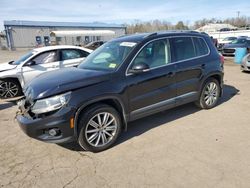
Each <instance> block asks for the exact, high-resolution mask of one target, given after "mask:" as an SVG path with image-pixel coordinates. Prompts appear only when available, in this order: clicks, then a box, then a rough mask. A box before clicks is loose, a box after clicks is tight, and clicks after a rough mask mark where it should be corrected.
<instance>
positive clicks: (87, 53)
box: [78, 50, 89, 57]
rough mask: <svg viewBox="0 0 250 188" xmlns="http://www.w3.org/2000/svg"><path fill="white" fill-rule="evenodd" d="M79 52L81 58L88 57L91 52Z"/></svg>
mask: <svg viewBox="0 0 250 188" xmlns="http://www.w3.org/2000/svg"><path fill="white" fill-rule="evenodd" d="M78 52H79V53H80V56H81V57H87V56H88V55H89V52H86V51H83V50H78Z"/></svg>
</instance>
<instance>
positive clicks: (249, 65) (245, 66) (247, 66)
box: [240, 59, 250, 71]
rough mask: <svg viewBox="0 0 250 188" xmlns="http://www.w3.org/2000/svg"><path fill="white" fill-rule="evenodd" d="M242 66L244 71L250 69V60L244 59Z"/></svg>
mask: <svg viewBox="0 0 250 188" xmlns="http://www.w3.org/2000/svg"><path fill="white" fill-rule="evenodd" d="M240 68H241V70H243V71H250V61H247V60H245V59H243V61H242V63H241V66H240Z"/></svg>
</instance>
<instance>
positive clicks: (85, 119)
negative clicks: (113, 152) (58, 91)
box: [78, 104, 122, 152]
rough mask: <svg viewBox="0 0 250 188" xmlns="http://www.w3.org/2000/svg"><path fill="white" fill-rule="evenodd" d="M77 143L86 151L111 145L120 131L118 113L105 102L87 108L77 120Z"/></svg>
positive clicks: (99, 149) (94, 150)
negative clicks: (78, 132)
mask: <svg viewBox="0 0 250 188" xmlns="http://www.w3.org/2000/svg"><path fill="white" fill-rule="evenodd" d="M78 126H80V127H81V129H80V134H79V138H78V143H79V145H80V146H81V147H82V148H83V149H84V150H87V151H92V152H100V151H103V150H105V149H108V148H109V147H111V146H112V145H113V144H114V143H115V141H116V140H117V138H118V137H119V135H120V133H121V128H122V123H121V118H120V115H119V113H118V112H117V111H116V110H115V109H114V108H112V107H111V106H108V105H105V104H99V105H94V106H92V107H91V108H88V109H87V111H86V112H85V113H84V114H83V116H82V117H81V119H80V121H79V125H78Z"/></svg>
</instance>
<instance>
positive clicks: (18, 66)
mask: <svg viewBox="0 0 250 188" xmlns="http://www.w3.org/2000/svg"><path fill="white" fill-rule="evenodd" d="M91 52H92V50H90V49H86V48H81V47H76V46H66V45H65V46H64V45H62V46H49V47H41V48H36V49H34V50H32V51H30V52H28V53H27V54H25V55H24V56H23V57H21V58H20V59H19V60H17V61H10V62H8V63H1V64H0V98H13V97H17V96H20V95H22V87H23V86H24V85H25V84H27V83H28V82H30V81H31V80H32V79H34V78H35V77H37V76H38V75H40V74H42V73H45V72H48V71H52V70H57V69H60V68H65V67H73V66H78V65H79V64H80V63H81V62H82V61H83V60H84V59H85V58H86V57H87V56H88V55H89V54H90V53H91Z"/></svg>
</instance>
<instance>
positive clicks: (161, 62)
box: [17, 31, 224, 152]
mask: <svg viewBox="0 0 250 188" xmlns="http://www.w3.org/2000/svg"><path fill="white" fill-rule="evenodd" d="M223 75H224V71H223V57H221V56H220V55H219V54H218V51H217V49H216V48H215V46H214V45H213V43H212V40H211V38H210V37H209V36H207V35H204V34H199V33H198V32H193V31H182V32H179V31H176V32H170V31H169V32H160V33H151V34H138V35H130V36H123V37H120V38H117V39H114V40H112V41H109V42H107V43H105V44H104V45H102V46H101V47H100V48H98V49H96V50H95V51H94V52H93V53H91V54H90V55H89V56H88V57H87V58H86V60H85V62H84V63H82V64H80V65H79V66H78V68H69V69H62V70H59V71H53V72H49V73H45V74H43V75H41V76H39V77H38V78H36V79H34V80H33V81H32V82H30V83H29V84H28V85H27V86H26V87H25V89H24V94H25V98H24V99H23V100H21V101H20V102H19V104H18V106H19V109H20V111H19V112H18V114H19V115H17V121H18V123H19V125H20V127H21V128H22V130H23V131H24V132H25V133H26V134H27V135H28V136H30V137H32V138H35V139H38V140H41V141H45V142H52V143H63V142H70V141H77V142H78V143H79V144H80V146H81V147H82V148H83V149H84V150H88V151H92V152H99V151H103V150H105V149H107V148H109V147H111V146H112V145H113V144H114V143H115V141H116V140H117V139H118V137H119V135H120V133H121V131H122V130H126V128H127V123H128V122H129V121H133V120H136V119H139V118H142V117H145V116H149V115H151V114H154V113H157V112H160V111H163V110H167V109H170V108H173V107H176V106H179V105H182V104H186V103H190V102H195V103H196V104H197V106H198V107H200V108H203V109H211V108H213V107H215V106H216V104H217V103H218V101H219V98H220V96H221V95H222V88H223ZM50 80H53V81H50ZM156 139H157V136H156ZM163 144H164V143H163Z"/></svg>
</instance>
